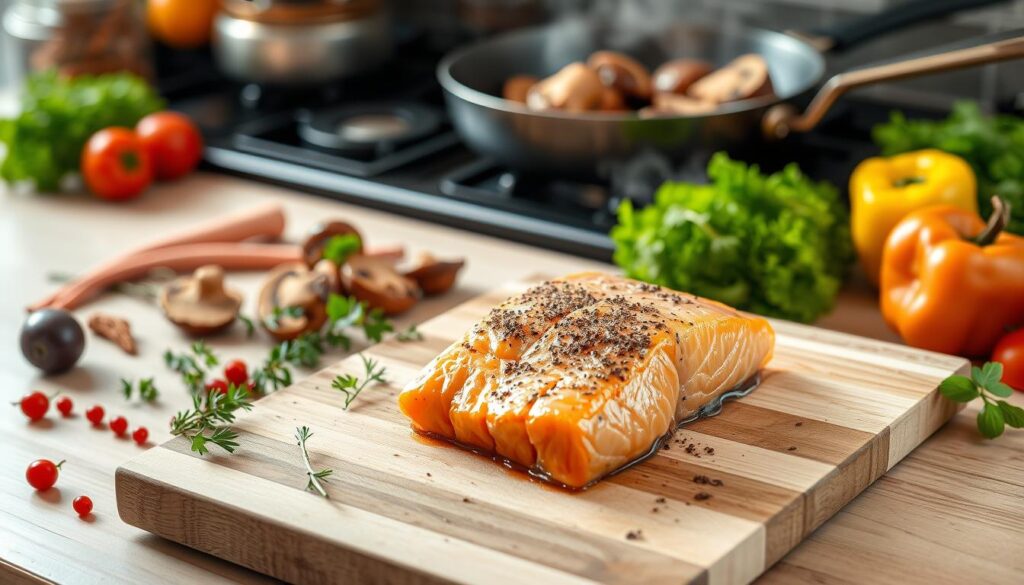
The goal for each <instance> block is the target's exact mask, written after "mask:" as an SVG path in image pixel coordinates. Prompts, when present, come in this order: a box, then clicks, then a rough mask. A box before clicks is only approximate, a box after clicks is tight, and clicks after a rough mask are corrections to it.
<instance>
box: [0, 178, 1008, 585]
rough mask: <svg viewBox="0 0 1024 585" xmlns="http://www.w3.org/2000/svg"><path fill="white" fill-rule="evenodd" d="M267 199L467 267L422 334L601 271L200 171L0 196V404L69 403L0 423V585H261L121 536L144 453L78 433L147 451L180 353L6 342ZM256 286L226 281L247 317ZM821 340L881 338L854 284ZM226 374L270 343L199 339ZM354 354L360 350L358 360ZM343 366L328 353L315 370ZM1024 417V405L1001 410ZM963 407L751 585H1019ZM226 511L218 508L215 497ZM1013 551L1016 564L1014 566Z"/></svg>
mask: <svg viewBox="0 0 1024 585" xmlns="http://www.w3.org/2000/svg"><path fill="white" fill-rule="evenodd" d="M267 201H276V202H279V203H281V204H282V205H283V206H284V207H285V209H286V212H287V215H288V229H287V235H288V236H289V237H290V238H292V239H299V238H301V236H302V234H303V233H304V231H305V230H306V229H307V228H308V227H310V226H311V225H313V224H314V223H316V222H318V221H321V220H323V219H329V218H343V219H346V220H348V221H350V222H352V223H354V224H355V225H357V226H358V227H359V228H360V229H361V230H362V231H363V233H364V234H365V236H366V239H367V240H368V242H369V243H370V244H371V245H372V244H377V243H379V244H386V243H399V242H401V243H404V244H406V245H407V248H408V250H409V251H411V252H415V251H417V250H430V251H431V252H434V253H436V254H437V255H438V256H441V257H445V256H464V257H466V258H467V261H468V262H467V267H466V269H465V270H464V272H463V274H462V277H461V279H460V282H459V285H458V287H457V289H456V290H454V291H453V292H451V293H449V294H448V295H445V296H443V297H441V298H437V299H431V300H428V301H424V302H422V303H420V304H419V305H418V306H417V308H416V309H415V310H414V311H413V312H412V313H411V314H409V315H405V316H403V318H402V319H399V320H398V323H397V324H398V325H399V327H402V326H404V325H407V324H410V323H416V322H419V321H422V320H424V319H426V318H428V317H430V316H432V315H434V314H437V313H439V312H441V311H443V310H445V309H447V308H448V307H451V306H453V305H454V304H457V303H459V302H461V301H463V300H465V299H468V298H470V297H472V296H474V295H476V294H479V293H481V292H483V291H485V290H487V289H489V288H492V287H494V286H496V285H498V284H499V283H501V282H503V281H508V280H514V279H517V278H522V277H525V276H528V275H531V274H538V273H541V274H561V273H566V272H570V271H577V270H584V269H589V268H598V269H602V268H604V269H607V268H609V267H608V266H607V265H603V264H600V263H596V262H592V261H588V260H582V259H579V258H574V257H571V256H566V255H562V254H557V253H553V252H549V251H545V250H540V249H537V248H532V247H528V246H523V245H519V244H514V243H510V242H506V241H502V240H497V239H493V238H489V237H485V236H480V235H477V234H471V233H468V232H462V231H458V230H454V229H450V228H445V227H440V226H437V225H433V224H429V223H424V222H420V221H416V220H412V219H408V218H403V217H397V216H394V215H389V214H385V213H381V212H377V211H372V210H368V209H363V208H359V207H354V206H351V205H344V204H341V203H337V202H334V201H330V200H328V199H323V198H318V197H313V196H310V195H307V194H302V193H296V192H294V191H291V190H288V189H285V188H280V187H274V186H269V185H264V184H259V183H253V182H249V181H246V180H242V179H238V178H233V177H225V176H221V175H214V174H209V173H198V174H196V175H193V176H192V177H189V178H188V179H186V180H184V181H181V182H178V183H174V184H170V185H163V186H159V187H157V188H154V189H152V190H150V191H149V192H148V193H146V194H145V196H144V197H143V198H142V199H141V200H140V201H137V202H134V203H131V204H127V205H108V204H103V203H100V202H97V201H94V200H92V199H90V198H88V197H85V196H75V197H67V198H54V197H47V196H32V195H21V194H16V193H12V192H10V191H8V192H2V191H0V209H2V211H0V283H3V284H2V285H0V324H2V330H3V331H4V332H5V333H4V334H3V335H2V336H0V399H2V400H3V401H5V402H11V401H15V400H17V399H18V398H19V397H20V396H21V395H22V394H24V393H26V392H28V391H31V390H34V389H39V390H43V391H45V392H48V393H52V392H55V391H58V390H60V391H61V393H62V394H65V395H67V396H70V397H71V398H72V399H73V400H74V402H75V416H74V417H72V418H70V419H62V418H59V416H58V415H57V413H56V412H55V411H54V410H52V409H51V413H50V414H49V415H48V417H47V418H46V419H45V420H43V421H40V422H37V423H33V424H29V423H27V422H26V420H25V418H24V417H23V416H22V415H21V413H20V411H19V410H18V409H17V408H15V407H10V408H8V409H7V411H6V412H3V413H2V414H0V439H2V441H3V444H4V449H2V450H0V582H4V583H10V582H14V583H20V582H29V583H34V582H39V581H43V582H45V581H53V582H59V583H95V582H144V583H179V582H193V583H227V582H241V583H260V582H270V581H271V580H270V579H269V578H267V577H264V576H261V575H258V574H256V573H253V572H251V571H249V570H247V569H244V568H241V567H237V566H234V565H232V564H230V563H227V562H225V561H221V560H219V559H216V558H214V557H211V556H208V555H205V554H202V553H199V552H196V551H193V550H191V549H188V548H185V547H183V546H180V545H177V544H174V543H171V542H168V541H165V540H162V539H160V538H158V537H155V536H153V535H150V534H147V533H145V532H143V531H141V530H138V529H136V528H133V527H131V526H128V525H126V524H124V523H122V522H121V521H120V520H119V519H118V517H117V510H116V506H115V500H114V470H115V469H116V468H117V466H118V465H119V464H121V463H122V462H124V461H126V460H128V459H130V458H131V457H133V456H134V455H137V454H138V453H140V452H141V449H142V448H140V447H137V446H136V445H135V444H134V443H132V442H131V441H130V440H119V439H116V438H114V437H113V436H112V434H111V433H110V432H109V431H106V430H97V429H94V428H91V427H90V425H89V424H88V423H87V422H86V421H85V420H84V418H83V416H82V413H83V412H84V410H85V409H86V408H88V407H89V406H91V405H92V404H102V405H103V406H104V407H105V408H106V410H107V417H108V420H109V418H110V416H112V415H117V414H123V415H124V416H126V417H127V418H128V420H129V423H130V425H131V427H132V428H134V427H135V426H137V425H139V424H142V425H145V426H147V427H148V429H149V431H150V441H151V443H152V444H155V443H159V442H162V441H164V440H166V439H167V438H168V437H169V434H168V433H167V420H168V418H169V417H170V416H171V415H172V414H173V413H174V412H175V411H176V410H178V409H182V408H185V407H187V405H188V404H189V402H190V399H189V397H188V394H187V392H186V391H185V390H184V389H183V388H181V385H180V383H178V382H177V380H176V378H175V376H174V375H173V374H171V373H170V372H168V370H167V369H166V368H165V367H164V365H163V363H162V359H161V353H162V352H163V350H164V349H166V348H168V347H169V348H172V349H174V350H175V351H181V350H183V349H185V348H186V347H187V344H188V343H189V340H188V339H187V338H185V337H183V336H182V335H181V334H179V333H178V331H177V330H176V329H175V328H174V327H173V326H171V325H170V324H169V323H167V322H166V321H165V320H164V319H163V317H162V316H161V315H160V314H159V311H158V310H157V309H156V308H155V307H153V306H152V305H149V304H147V303H145V302H144V301H141V300H138V299H135V298H129V297H126V296H122V295H116V294H108V295H105V296H103V297H101V298H100V299H98V300H97V301H96V302H93V303H91V304H89V305H86V306H85V307H83V308H82V309H80V310H79V311H78V312H77V314H78V316H79V317H80V320H81V321H82V322H83V324H84V321H85V319H86V318H87V317H88V316H89V315H91V314H92V313H93V312H96V311H104V312H109V313H114V314H117V315H120V316H123V317H125V318H127V319H128V320H129V321H131V323H132V327H133V331H134V332H135V334H136V336H137V338H138V340H139V351H140V353H139V355H138V356H137V357H131V356H127V355H125V354H123V353H122V352H121V351H120V350H118V349H117V348H115V347H114V346H113V345H112V344H111V343H109V342H107V341H105V340H100V339H97V338H96V337H95V336H93V335H92V334H91V333H89V334H87V335H88V345H87V349H86V353H85V355H84V356H83V358H82V360H81V361H80V362H79V367H77V368H75V369H74V370H73V371H71V372H70V373H67V374H64V375H61V376H56V377H52V378H46V379H43V378H40V377H38V376H37V374H36V372H35V370H33V369H32V368H31V367H30V366H29V365H28V364H27V362H25V361H24V360H23V359H22V357H21V353H20V350H19V349H18V345H17V330H18V328H19V327H20V324H21V321H22V319H23V318H24V312H23V307H24V306H25V305H26V304H28V303H29V302H30V301H32V300H35V299H36V298H38V297H40V296H41V295H42V294H43V293H45V292H47V291H49V290H51V289H52V287H53V286H54V285H53V284H52V283H50V282H49V281H48V278H47V274H48V273H52V272H63V273H76V272H81V271H82V270H84V269H86V268H87V267H89V266H92V265H95V264H97V263H98V262H100V261H102V260H104V259H107V258H109V257H111V256H113V255H115V254H118V253H120V252H121V251H123V250H126V249H129V248H131V247H134V246H136V245H139V244H142V243H144V242H147V241H148V240H150V239H153V238H155V237H160V236H164V235H167V234H172V233H174V232H176V231H179V230H181V229H182V228H183V227H186V226H191V225H194V224H196V223H198V222H202V221H204V220H207V219H209V218H214V217H217V216H220V215H223V214H229V213H232V212H235V211H238V210H242V209H245V208H247V207H249V206H254V205H258V204H261V203H264V202H267ZM259 281H260V275H258V274H252V273H250V274H243V273H232V274H230V275H229V283H230V284H232V285H234V286H237V287H238V288H241V289H242V290H244V291H245V292H246V308H245V310H244V311H245V313H246V314H252V312H253V311H252V310H251V308H252V306H253V304H254V296H255V290H256V287H257V286H258V283H259ZM819 325H821V326H824V327H829V328H832V329H837V330H842V331H847V332H851V333H856V334H860V335H866V336H870V337H876V338H881V339H889V340H892V339H893V336H892V334H891V333H890V332H889V331H888V330H887V329H886V328H885V325H884V324H883V323H882V319H881V316H880V315H879V313H878V311H877V308H876V307H875V302H874V299H873V295H872V294H871V293H870V292H869V291H867V289H866V288H864V287H863V285H857V284H852V285H850V286H848V288H847V289H846V290H845V291H844V292H843V294H842V296H841V299H840V302H839V305H838V307H837V308H836V310H835V312H834V313H833V314H831V315H829V316H828V317H826V318H824V319H822V321H821V322H819ZM209 341H210V344H211V345H212V346H213V347H214V349H215V351H216V352H217V353H218V354H219V355H220V356H221V357H222V358H225V359H232V358H241V359H244V360H246V361H247V362H248V363H250V364H253V363H258V361H260V360H262V358H263V356H264V355H265V354H266V352H267V351H268V350H269V348H270V347H271V346H272V342H271V341H270V340H269V338H267V337H265V336H262V335H258V336H257V337H256V338H255V339H253V340H247V339H246V338H245V337H244V335H243V334H242V331H241V328H240V327H239V328H238V329H237V330H235V331H233V332H231V333H229V334H227V335H225V336H222V337H217V338H215V339H211V340H209ZM356 349H358V348H356ZM343 355H344V354H342V353H336V354H330V355H328V356H327V357H326V360H333V359H339V358H341V357H343ZM148 376H154V377H155V378H156V384H157V386H158V388H160V389H161V395H160V399H159V401H158V403H157V404H155V405H150V404H130V403H127V402H126V401H125V400H124V398H123V397H122V395H121V393H120V388H119V386H120V384H119V379H120V378H122V377H125V378H132V379H138V378H141V377H148ZM1012 400H1013V401H1014V402H1016V403H1017V404H1022V405H1024V395H1022V394H1019V393H1018V394H1015V396H1014V397H1013V399H1012ZM976 412H977V410H976V409H975V408H974V407H973V406H972V407H969V408H968V409H967V410H965V411H964V412H962V413H961V414H959V415H958V416H956V417H955V418H954V419H953V421H951V422H950V423H949V424H947V425H946V426H945V427H943V428H942V429H941V430H940V431H939V432H938V433H936V434H935V436H933V437H932V438H931V439H929V440H928V441H927V442H926V443H925V444H924V445H922V446H921V447H920V448H918V449H917V450H916V451H915V452H913V453H912V454H911V455H909V456H908V457H907V458H906V459H904V460H903V461H902V462H901V463H899V464H898V465H897V466H896V467H895V468H893V469H892V470H891V471H890V472H889V473H887V474H886V475H885V476H884V477H882V478H881V479H879V480H878V481H877V482H875V484H874V485H872V486H871V487H869V488H868V489H867V490H866V491H865V492H864V493H862V494H861V495H860V496H859V497H857V498H856V499H855V500H854V501H853V502H851V503H850V504H849V505H848V506H847V507H846V508H845V509H844V510H843V511H841V512H840V513H839V514H837V515H836V516H835V517H834V518H832V519H831V520H830V521H828V522H827V523H826V524H825V525H824V526H822V527H821V528H819V529H818V530H817V531H816V532H814V533H813V534H812V535H811V536H810V537H809V538H808V539H807V540H806V541H805V542H804V543H802V544H801V545H800V546H798V547H797V548H796V549H795V550H794V551H793V552H791V553H790V554H789V555H788V556H786V557H785V558H784V559H783V560H782V561H781V562H779V563H778V564H777V565H776V566H775V567H773V568H772V569H771V570H769V572H768V573H766V574H765V575H764V576H763V577H762V579H761V581H762V582H764V583H855V582H863V581H865V580H867V579H868V578H869V577H868V575H870V579H871V580H872V581H874V582H880V581H887V582H900V583H971V582H987V583H1020V582H1021V581H1022V579H1024V554H1020V553H1024V432H1021V431H1013V430H1009V431H1008V432H1007V433H1006V435H1005V436H1003V437H1001V438H1000V439H998V440H996V441H984V440H982V439H980V438H979V436H978V434H977V432H976V430H975V422H974V416H975V415H976ZM38 458H49V459H52V460H55V461H56V460H60V459H67V463H66V464H65V465H64V467H63V469H62V472H61V476H60V479H59V481H58V483H57V488H54V489H51V490H49V491H48V492H44V493H36V492H34V491H33V490H32V489H31V488H30V487H29V486H28V484H27V483H26V482H25V480H24V470H25V467H26V465H27V464H28V463H29V462H30V461H32V460H34V459H38ZM81 494H85V495H88V496H90V497H91V498H92V500H93V502H94V505H95V507H94V514H93V518H92V519H91V520H90V521H82V520H79V519H78V517H77V516H76V515H75V514H74V512H73V511H72V509H71V500H72V499H74V498H75V497H76V496H78V495H81ZM226 497H230V495H229V494H226ZM1014 553H1016V554H1014Z"/></svg>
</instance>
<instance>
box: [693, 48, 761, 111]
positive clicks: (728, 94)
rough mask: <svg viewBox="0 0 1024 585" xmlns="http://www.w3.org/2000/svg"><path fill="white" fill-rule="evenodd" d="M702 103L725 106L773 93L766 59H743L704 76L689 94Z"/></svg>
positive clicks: (751, 56)
mask: <svg viewBox="0 0 1024 585" xmlns="http://www.w3.org/2000/svg"><path fill="white" fill-rule="evenodd" d="M687 93H688V94H689V95H690V96H692V97H695V98H697V99H698V100H701V101H707V102H715V103H719V104H720V103H723V102H731V101H736V100H745V99H748V98H752V97H757V96H762V95H768V94H770V93H772V80H771V78H770V77H769V76H768V64H767V63H766V62H765V60H764V57H762V56H760V55H756V54H754V53H750V54H747V55H740V56H739V57H736V58H735V59H733V60H732V61H730V62H729V64H728V65H726V66H725V67H722V68H720V69H718V70H717V71H714V72H712V73H709V74H707V75H705V76H704V77H702V78H700V79H698V80H697V81H696V82H695V83H694V84H693V85H691V86H690V89H689V91H688V92H687Z"/></svg>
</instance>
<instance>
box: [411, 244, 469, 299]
mask: <svg viewBox="0 0 1024 585" xmlns="http://www.w3.org/2000/svg"><path fill="white" fill-rule="evenodd" d="M465 264H466V262H465V261H464V260H448V261H441V260H438V259H437V258H435V257H434V256H433V254H429V253H427V252H424V253H423V254H420V256H419V259H418V262H417V264H416V266H415V267H414V268H413V269H412V270H409V271H407V272H406V273H405V277H406V278H410V279H412V280H414V281H416V284H418V285H419V287H420V289H422V290H423V294H426V295H439V294H442V293H445V292H448V290H449V289H451V288H452V286H454V285H455V277H456V276H458V274H459V271H460V270H462V267H463V266H465Z"/></svg>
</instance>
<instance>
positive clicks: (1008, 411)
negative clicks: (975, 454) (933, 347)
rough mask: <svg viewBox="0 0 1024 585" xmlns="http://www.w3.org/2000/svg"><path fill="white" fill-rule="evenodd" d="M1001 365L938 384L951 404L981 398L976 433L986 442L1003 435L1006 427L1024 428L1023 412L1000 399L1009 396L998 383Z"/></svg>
mask: <svg viewBox="0 0 1024 585" xmlns="http://www.w3.org/2000/svg"><path fill="white" fill-rule="evenodd" d="M1002 379H1003V364H1001V363H999V362H988V363H987V364H985V365H984V366H982V367H980V368H979V367H978V366H974V367H972V368H971V377H969V378H968V377H967V376H960V375H955V376H950V377H948V378H946V379H945V380H943V381H942V383H941V384H939V391H940V392H942V394H943V396H945V397H946V398H949V399H950V400H952V401H954V402H971V401H972V400H975V399H977V398H981V400H982V402H984V405H983V406H982V407H981V412H979V413H978V431H979V432H980V433H981V434H982V435H983V436H984V437H985V438H988V439H994V438H996V437H998V436H999V435H1001V434H1003V430H1004V429H1005V428H1006V426H1007V425H1009V426H1010V427H1012V428H1015V429H1019V428H1024V408H1020V407H1019V406H1014V405H1012V404H1010V403H1009V402H1007V401H1005V400H1000V398H1008V397H1009V396H1011V395H1012V394H1013V388H1010V387H1009V386H1007V385H1006V384H1004V383H1003V382H1002Z"/></svg>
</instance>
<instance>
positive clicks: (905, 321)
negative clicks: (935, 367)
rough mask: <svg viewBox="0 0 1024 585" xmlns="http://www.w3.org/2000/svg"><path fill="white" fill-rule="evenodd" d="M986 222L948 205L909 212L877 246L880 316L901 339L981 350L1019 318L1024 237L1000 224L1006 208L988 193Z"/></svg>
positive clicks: (955, 350) (957, 350) (965, 352)
mask: <svg viewBox="0 0 1024 585" xmlns="http://www.w3.org/2000/svg"><path fill="white" fill-rule="evenodd" d="M993 207H994V208H995V211H994V212H993V214H992V217H991V218H990V219H989V221H988V223H987V224H986V223H985V222H984V221H982V219H981V218H980V217H979V216H978V215H977V214H975V213H971V212H969V211H964V210H963V209H960V208H957V207H953V206H950V205H940V206H936V207H927V208H924V209H920V210H918V211H915V212H913V213H911V214H909V215H908V216H907V217H906V218H904V219H903V220H902V221H901V222H900V223H899V224H897V226H896V227H895V228H894V229H893V231H892V233H891V234H890V235H889V238H888V239H887V240H886V243H885V249H884V251H883V254H882V280H881V303H882V314H883V315H884V316H885V320H886V321H887V322H888V323H889V326H890V327H892V328H893V329H894V330H895V331H897V332H899V334H900V336H902V337H903V340H904V341H906V342H907V344H909V345H912V346H914V347H920V348H923V349H930V350H933V351H940V352H943V353H952V354H958V355H962V356H966V357H981V356H988V354H989V352H991V351H992V348H993V347H994V346H995V344H996V342H997V341H998V340H999V338H1000V337H1001V336H1002V335H1003V334H1005V333H1006V331H1008V330H1009V329H1010V328H1013V327H1017V326H1020V325H1022V324H1024V238H1022V237H1018V236H1014V235H1012V234H1009V233H1006V232H1003V231H1002V230H1003V228H1004V227H1005V225H1006V222H1008V221H1009V218H1010V209H1009V206H1008V205H1005V204H1004V203H1003V202H1002V200H1000V199H998V198H996V197H993Z"/></svg>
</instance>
